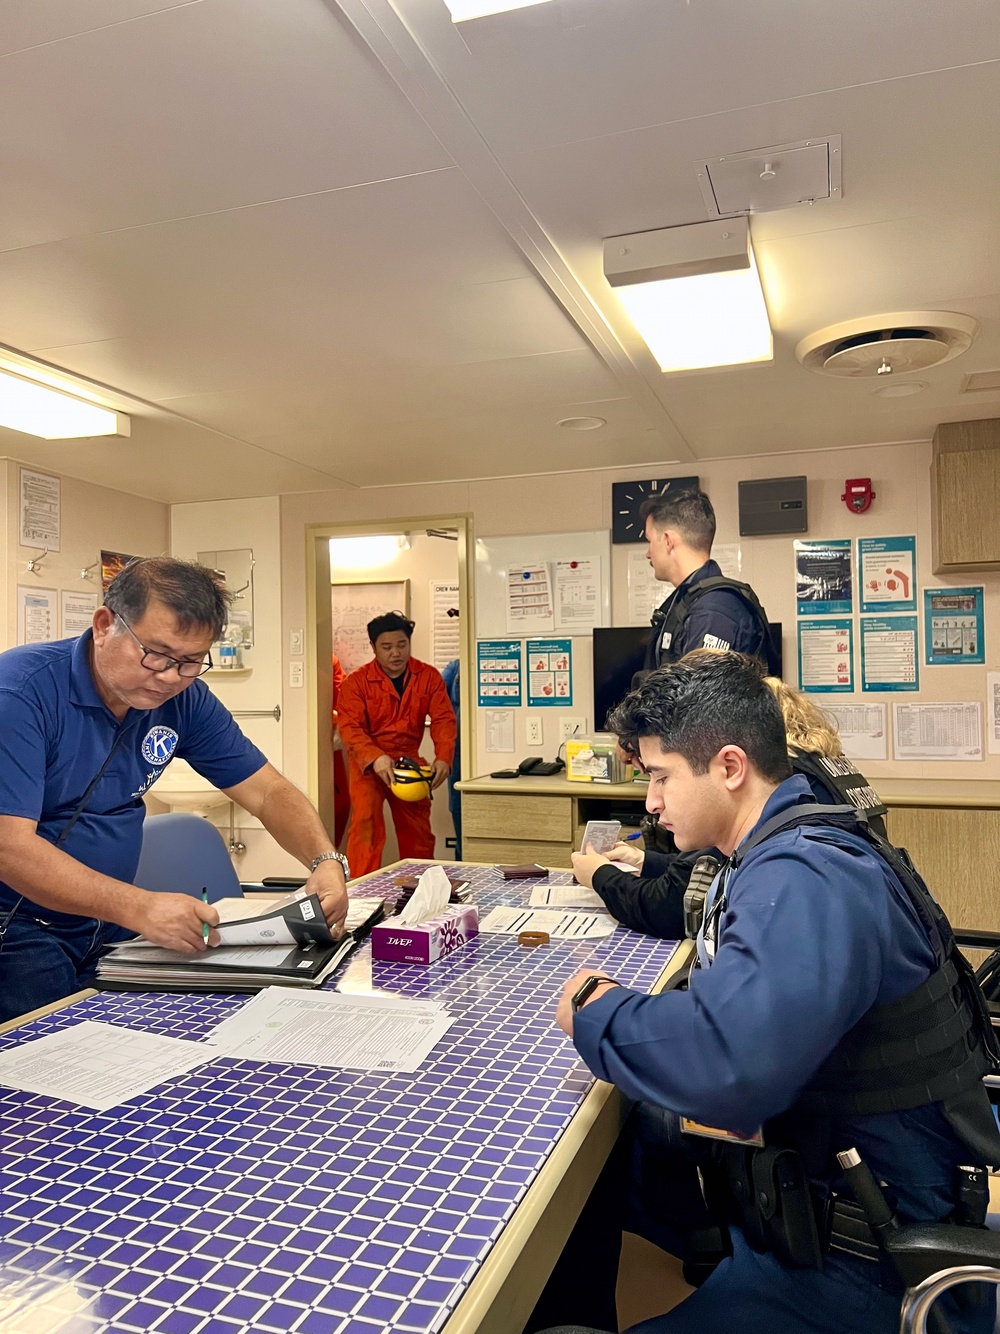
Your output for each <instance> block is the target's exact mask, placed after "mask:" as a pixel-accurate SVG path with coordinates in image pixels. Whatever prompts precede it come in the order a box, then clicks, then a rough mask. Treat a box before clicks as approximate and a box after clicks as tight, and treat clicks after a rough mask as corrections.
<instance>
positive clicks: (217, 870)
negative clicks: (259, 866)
mask: <svg viewBox="0 0 1000 1334" xmlns="http://www.w3.org/2000/svg"><path fill="white" fill-rule="evenodd" d="M132 883H133V884H135V885H138V886H139V888H140V889H152V890H162V891H166V892H168V893H173V894H193V895H194V896H195V897H196V898H197V897H200V895H201V887H202V885H204V886H205V887H206V888H207V889H208V901H209V903H214V902H215V901H216V899H233V898H242V897H243V890H242V889H241V888H240V881H239V876H238V875H237V874H236V869H235V867H234V866H233V863H232V861H231V860H230V858H229V853H228V851H227V849H226V845H225V843H224V842H223V839H222V835H221V834H220V833H219V831H218V829H216V827H215V825H213V824H210V823H209V821H208V820H204V819H202V817H201V816H200V815H190V814H188V813H187V812H186V811H171V812H170V814H169V815H147V816H146V819H145V820H144V821H143V826H142V852H141V853H140V855H139V865H138V867H137V868H136V872H135V876H134V877H133V881H132Z"/></svg>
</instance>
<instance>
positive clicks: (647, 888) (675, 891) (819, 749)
mask: <svg viewBox="0 0 1000 1334" xmlns="http://www.w3.org/2000/svg"><path fill="white" fill-rule="evenodd" d="M722 651H723V650H720V649H711V648H699V649H695V650H693V652H691V653H689V654H687V655H686V657H685V658H684V659H683V661H685V662H696V661H697V660H698V659H700V658H704V657H707V656H709V655H711V656H712V657H717V656H718V655H719V653H720V652H722ZM764 679H765V681H766V683H767V685H768V686H769V687H770V689H771V691H772V693H773V694H774V696H775V698H776V699H777V701H778V704H779V705H780V707H781V713H782V716H783V718H784V720H785V732H786V735H787V738H788V755H789V758H790V760H791V762H792V770H793V772H794V773H798V774H802V775H804V776H805V777H806V778H807V779H808V780H809V786H810V788H811V789H812V794H813V796H814V798H815V799H816V801H818V802H819V803H820V805H821V806H846V805H850V806H853V807H854V808H855V810H859V811H864V812H865V814H866V815H867V816H868V822H869V824H870V825H871V827H872V829H873V830H874V831H875V832H876V833H877V834H879V835H880V836H881V837H882V838H885V837H886V831H885V821H884V816H885V806H883V804H882V802H881V801H880V800H879V798H878V794H877V793H876V792H875V791H874V789H873V788H872V786H871V784H870V783H869V782H868V779H867V778H866V777H865V776H864V774H863V773H861V772H860V770H859V769H857V768H856V767H855V766H854V765H853V764H852V763H851V761H850V760H849V759H848V758H847V757H846V755H845V754H844V750H843V747H842V746H841V744H840V737H839V736H838V735H837V729H836V727H835V726H834V723H833V720H832V719H831V718H830V717H829V715H828V714H826V713H824V712H823V710H822V709H821V708H819V706H818V705H817V704H815V703H814V702H813V701H812V700H811V699H810V698H809V697H808V695H804V694H803V693H802V691H801V690H796V689H795V688H794V686H790V685H788V684H787V683H786V682H784V681H780V680H779V679H778V678H777V677H776V676H768V677H765V678H764ZM713 851H714V850H713V849H711V848H705V849H701V850H699V851H697V852H664V851H660V850H658V849H655V848H649V847H647V848H643V847H641V846H637V845H636V844H635V843H617V844H616V845H615V846H614V847H613V848H612V849H611V851H610V852H609V854H608V855H607V856H606V857H605V856H602V855H601V854H600V853H597V852H587V851H583V852H574V853H573V873H574V875H575V876H576V879H577V880H578V881H579V883H580V884H581V885H586V886H587V887H588V888H590V889H594V890H596V891H597V893H598V894H599V895H600V896H601V898H602V899H603V900H604V904H605V906H606V907H607V909H608V911H609V912H610V913H611V914H612V916H613V917H615V918H617V920H618V921H619V922H621V923H622V924H623V925H625V926H627V927H631V929H632V930H633V931H643V932H645V933H646V934H647V935H650V936H662V937H663V938H664V939H666V940H680V939H682V938H683V936H684V891H685V890H686V889H687V886H688V880H689V879H690V876H691V870H692V868H693V866H694V864H695V862H697V861H698V859H699V858H700V857H703V856H705V854H706V853H708V854H709V855H711V854H712V853H713ZM720 860H721V858H720ZM614 863H618V864H617V865H615V864H614ZM622 866H628V867H631V868H633V869H631V870H622V869H621V867H622ZM636 872H638V875H637V874H635V873H636Z"/></svg>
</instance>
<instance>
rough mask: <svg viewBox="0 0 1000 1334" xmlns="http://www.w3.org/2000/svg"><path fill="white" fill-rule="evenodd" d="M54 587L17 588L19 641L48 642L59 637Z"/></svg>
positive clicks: (21, 586) (20, 642) (27, 642)
mask: <svg viewBox="0 0 1000 1334" xmlns="http://www.w3.org/2000/svg"><path fill="white" fill-rule="evenodd" d="M56 603H57V597H56V590H55V589H54V588H25V587H24V586H23V585H21V584H19V585H18V588H17V642H18V643H19V644H47V643H48V642H49V641H50V640H52V639H58V638H59V630H58V627H57V625H56V615H57V606H56Z"/></svg>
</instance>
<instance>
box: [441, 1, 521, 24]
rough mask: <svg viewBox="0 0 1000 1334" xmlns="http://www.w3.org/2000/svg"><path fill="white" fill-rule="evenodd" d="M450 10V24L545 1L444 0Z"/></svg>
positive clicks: (504, 12) (503, 12)
mask: <svg viewBox="0 0 1000 1334" xmlns="http://www.w3.org/2000/svg"><path fill="white" fill-rule="evenodd" d="M444 2H445V4H446V5H447V6H448V8H449V9H450V10H451V21H452V23H462V22H463V21H464V20H465V19H481V18H483V17H484V16H485V15H486V14H506V12H507V11H508V9H528V8H530V6H531V5H543V4H545V3H546V0H444Z"/></svg>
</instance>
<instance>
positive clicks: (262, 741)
mask: <svg viewBox="0 0 1000 1334" xmlns="http://www.w3.org/2000/svg"><path fill="white" fill-rule="evenodd" d="M280 526H281V520H280V513H279V503H278V499H277V497H276V496H267V497H264V498H263V499H257V500H223V501H204V502H202V503H199V504H192V505H174V506H173V507H172V509H171V513H170V550H171V553H172V554H173V555H175V556H179V557H181V558H182V559H184V560H194V559H195V557H196V556H197V554H198V552H199V551H231V550H235V549H240V548H245V547H250V548H252V549H253V554H254V560H255V562H256V563H255V566H254V572H253V576H254V646H253V648H250V649H244V651H243V660H244V664H245V665H246V666H247V667H249V668H251V669H252V671H251V673H250V675H249V676H246V677H232V678H227V677H226V676H225V675H224V674H219V675H215V674H214V673H213V674H211V675H209V676H207V677H206V678H205V683H206V685H208V686H209V687H210V688H211V690H212V692H213V694H216V695H218V697H219V699H220V700H221V701H222V703H223V704H225V706H226V708H227V709H231V710H232V711H234V712H237V713H240V712H244V711H247V710H271V709H273V708H274V706H275V705H276V704H280V703H281V701H282V643H283V636H284V631H283V626H282V614H281V573H280V561H281V532H280ZM284 647H285V648H287V647H288V646H287V644H285V645H284ZM298 693H299V694H300V695H302V694H304V692H303V691H299V692H298ZM237 721H238V722H239V724H240V727H241V728H242V729H243V731H244V732H245V733H246V735H247V736H248V737H249V738H250V740H251V741H252V742H253V743H254V745H256V746H259V747H260V749H261V750H262V751H263V752H264V754H265V755H266V756H267V758H268V759H269V760H270V761H271V763H272V764H273V765H274V766H275V768H276V769H282V768H283V747H282V737H283V735H284V727H283V720H282V722H275V721H274V719H273V718H270V717H266V718H239V719H238V720H237ZM149 805H150V809H154V808H156V807H157V806H158V805H159V803H155V802H154V800H153V798H152V797H151V798H150V801H149ZM161 809H163V808H161ZM211 818H212V820H213V822H214V823H215V824H216V825H218V826H219V827H220V828H222V830H223V832H224V834H225V837H226V840H227V842H228V839H229V807H228V806H221V807H217V808H216V809H215V810H214V811H212V812H211ZM236 822H237V828H238V830H239V838H240V840H242V842H244V843H245V844H246V848H247V850H246V852H245V853H243V854H240V855H238V856H237V857H236V858H235V862H236V867H237V870H238V872H239V874H240V876H241V878H242V879H245V880H255V879H258V878H261V877H263V876H265V875H281V874H286V873H287V874H291V875H299V874H302V868H301V866H300V865H299V863H298V862H297V861H296V860H295V859H294V857H290V856H289V855H288V853H286V852H285V851H283V849H282V848H280V847H279V846H278V844H277V843H275V841H274V840H273V839H272V838H271V836H270V835H269V834H268V833H267V832H266V830H265V829H264V828H263V827H262V826H261V824H260V823H259V822H258V821H257V820H254V819H252V818H251V817H250V816H249V815H247V813H246V812H245V811H243V810H241V809H239V808H237V812H236Z"/></svg>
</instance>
